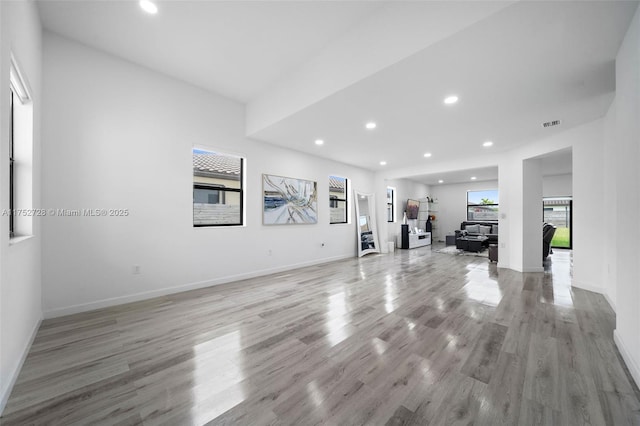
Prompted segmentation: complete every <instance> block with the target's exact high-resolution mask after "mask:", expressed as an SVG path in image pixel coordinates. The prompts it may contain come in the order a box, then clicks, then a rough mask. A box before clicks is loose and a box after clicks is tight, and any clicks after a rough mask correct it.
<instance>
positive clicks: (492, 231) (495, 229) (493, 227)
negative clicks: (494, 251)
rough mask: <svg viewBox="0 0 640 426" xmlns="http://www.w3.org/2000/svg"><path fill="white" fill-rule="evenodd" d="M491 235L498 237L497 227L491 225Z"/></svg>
mask: <svg viewBox="0 0 640 426" xmlns="http://www.w3.org/2000/svg"><path fill="white" fill-rule="evenodd" d="M491 233H492V234H496V235H498V225H491Z"/></svg>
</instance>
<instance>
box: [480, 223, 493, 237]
mask: <svg viewBox="0 0 640 426" xmlns="http://www.w3.org/2000/svg"><path fill="white" fill-rule="evenodd" d="M480 233H481V234H482V235H487V234H490V233H491V226H485V225H480Z"/></svg>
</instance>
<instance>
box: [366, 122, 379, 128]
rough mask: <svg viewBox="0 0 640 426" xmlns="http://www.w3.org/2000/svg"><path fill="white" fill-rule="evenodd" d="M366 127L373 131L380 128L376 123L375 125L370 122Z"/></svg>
mask: <svg viewBox="0 0 640 426" xmlns="http://www.w3.org/2000/svg"><path fill="white" fill-rule="evenodd" d="M364 127H366V128H367V129H369V130H371V129H375V128H376V127H378V125H377V124H376V123H374V122H373V121H370V122H368V123H367V124H365V125H364Z"/></svg>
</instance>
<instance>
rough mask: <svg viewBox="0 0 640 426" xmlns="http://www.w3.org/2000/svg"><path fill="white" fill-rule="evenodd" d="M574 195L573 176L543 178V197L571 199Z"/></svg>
mask: <svg viewBox="0 0 640 426" xmlns="http://www.w3.org/2000/svg"><path fill="white" fill-rule="evenodd" d="M572 194H573V174H571V173H569V174H563V175H553V176H544V177H543V178H542V196H543V197H570V196H571V195H572Z"/></svg>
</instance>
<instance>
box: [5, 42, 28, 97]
mask: <svg viewBox="0 0 640 426" xmlns="http://www.w3.org/2000/svg"><path fill="white" fill-rule="evenodd" d="M20 69H21V68H20V67H19V66H18V60H17V59H16V57H15V56H13V52H12V53H11V68H10V69H9V83H10V85H11V88H12V89H13V91H14V93H15V94H16V96H18V99H19V100H20V102H21V103H22V104H26V103H29V102H30V101H31V94H30V90H29V84H28V82H27V79H26V78H24V75H23V74H22V73H21V72H20Z"/></svg>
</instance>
